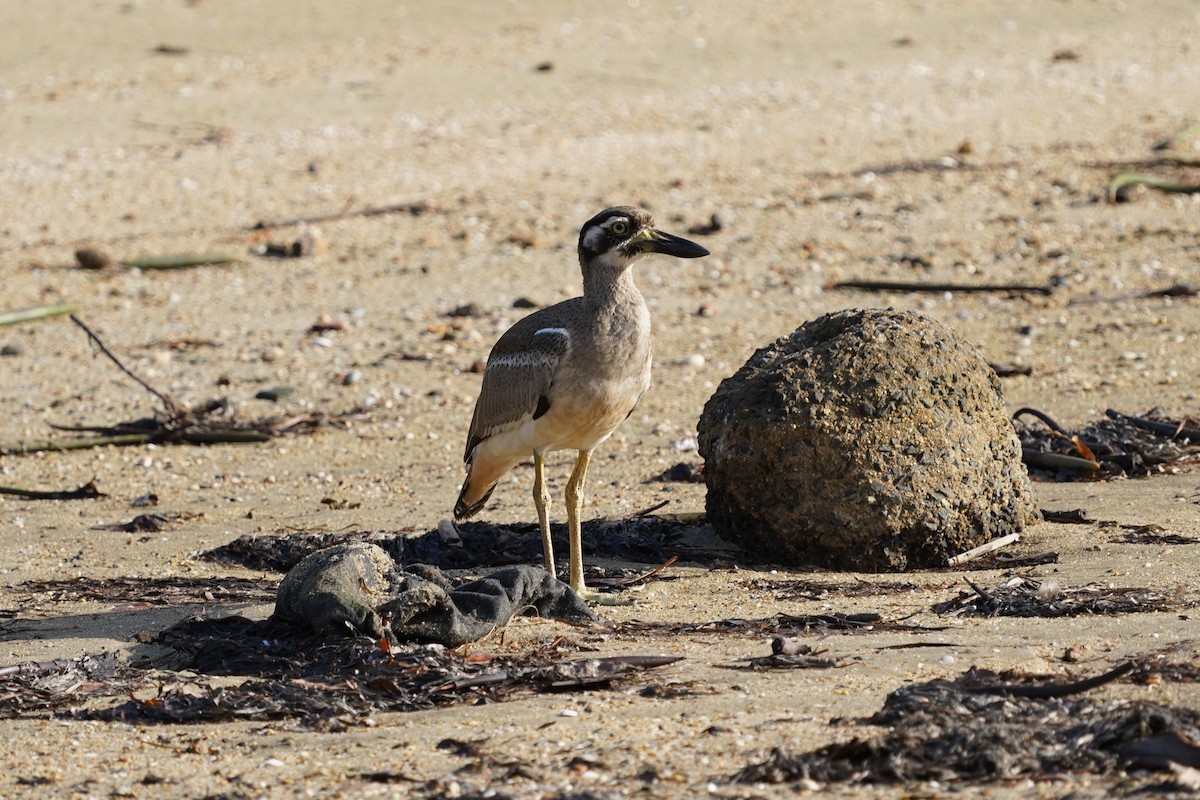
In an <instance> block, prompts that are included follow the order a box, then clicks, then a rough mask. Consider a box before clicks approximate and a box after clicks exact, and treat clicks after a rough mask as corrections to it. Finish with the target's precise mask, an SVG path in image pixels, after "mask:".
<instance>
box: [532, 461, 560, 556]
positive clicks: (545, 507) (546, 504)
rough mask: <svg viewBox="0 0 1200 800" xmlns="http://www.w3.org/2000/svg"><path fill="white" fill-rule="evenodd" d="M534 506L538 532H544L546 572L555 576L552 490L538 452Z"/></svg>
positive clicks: (534, 463)
mask: <svg viewBox="0 0 1200 800" xmlns="http://www.w3.org/2000/svg"><path fill="white" fill-rule="evenodd" d="M533 504H534V506H536V507H537V515H538V530H540V531H541V532H542V555H543V556H545V558H546V572H549V573H550V574H551V575H555V574H556V573H555V567H554V542H553V541H551V540H550V511H549V508H550V490H549V489H547V488H546V464H545V462H544V461H543V460H542V454H541V453H537V452H535V453H534V454H533Z"/></svg>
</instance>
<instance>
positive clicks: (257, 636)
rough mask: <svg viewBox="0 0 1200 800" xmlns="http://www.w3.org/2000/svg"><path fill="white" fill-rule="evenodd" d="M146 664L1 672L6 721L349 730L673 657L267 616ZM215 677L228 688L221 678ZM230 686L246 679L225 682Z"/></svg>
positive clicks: (618, 678) (154, 639) (190, 630)
mask: <svg viewBox="0 0 1200 800" xmlns="http://www.w3.org/2000/svg"><path fill="white" fill-rule="evenodd" d="M147 643H148V644H151V645H153V649H152V655H151V656H150V657H144V656H137V657H135V659H134V660H132V661H130V662H126V661H124V660H122V659H120V658H119V657H117V656H116V655H113V654H101V655H99V656H91V655H89V656H84V657H83V658H79V659H60V660H55V661H50V662H40V663H31V664H18V665H13V666H9V667H0V718H5V719H11V718H15V717H25V718H28V717H33V716H41V717H43V718H44V717H45V716H47V715H48V713H49V712H52V711H53V710H55V709H58V710H59V711H58V715H59V716H60V717H66V718H71V719H92V720H107V721H114V720H122V721H127V722H135V721H136V722H139V723H145V724H151V723H177V724H185V723H198V722H230V721H246V720H282V719H289V720H295V721H296V724H297V726H298V727H300V728H304V729H310V730H321V731H344V730H348V729H350V728H352V727H356V726H367V725H371V724H373V719H374V716H375V715H377V714H380V713H384V712H388V711H418V710H425V709H430V708H437V707H440V706H449V705H461V704H467V703H478V702H498V701H503V700H512V699H517V698H520V697H526V696H529V695H530V694H533V693H538V692H564V691H595V690H601V689H605V688H608V687H610V686H613V685H615V684H618V683H630V682H634V681H637V680H638V679H639V678H640V677H641V676H642V675H644V674H645V673H647V672H648V671H651V670H657V669H660V668H662V667H665V666H668V665H670V664H673V663H675V662H677V661H678V660H679V658H678V657H676V656H659V655H633V656H615V657H609V658H582V659H580V658H569V657H568V658H563V657H562V650H563V646H562V643H561V642H559V641H557V640H556V641H555V642H553V643H551V644H550V645H547V646H535V647H534V648H532V649H531V650H528V651H526V652H522V653H517V654H512V653H507V652H506V653H504V654H495V655H493V654H487V653H482V652H472V653H471V654H469V655H464V654H461V653H458V652H456V651H454V650H451V649H448V648H445V647H442V646H440V645H399V644H396V643H394V642H391V641H388V640H377V639H372V638H369V637H363V636H359V637H356V638H352V639H351V638H344V637H332V638H329V637H320V636H314V635H313V634H311V633H310V632H307V631H304V630H302V629H300V628H297V627H296V626H294V625H288V624H284V623H282V622H281V621H279V620H275V619H269V620H266V621H262V622H256V621H253V620H249V619H246V618H244V617H240V616H231V617H222V618H219V619H208V618H205V617H193V618H190V619H187V620H184V621H183V622H180V623H179V624H177V625H175V626H173V627H171V628H169V629H167V630H166V631H163V632H162V633H160V634H158V635H157V636H150V637H147ZM214 677H220V678H222V679H223V680H220V681H214V680H213V678H214ZM227 677H243V678H245V679H246V680H244V681H243V682H241V683H240V684H237V685H230V683H229V681H228V680H224V678H227Z"/></svg>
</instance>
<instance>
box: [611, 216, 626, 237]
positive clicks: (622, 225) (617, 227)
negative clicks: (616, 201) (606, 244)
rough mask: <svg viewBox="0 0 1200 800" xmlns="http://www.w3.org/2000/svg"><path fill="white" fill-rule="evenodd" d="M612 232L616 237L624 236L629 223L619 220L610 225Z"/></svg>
mask: <svg viewBox="0 0 1200 800" xmlns="http://www.w3.org/2000/svg"><path fill="white" fill-rule="evenodd" d="M612 232H613V233H615V234H616V235H617V236H624V235H625V234H627V233H629V223H628V222H626V221H625V220H623V219H619V220H617V221H616V222H614V223H613V224H612Z"/></svg>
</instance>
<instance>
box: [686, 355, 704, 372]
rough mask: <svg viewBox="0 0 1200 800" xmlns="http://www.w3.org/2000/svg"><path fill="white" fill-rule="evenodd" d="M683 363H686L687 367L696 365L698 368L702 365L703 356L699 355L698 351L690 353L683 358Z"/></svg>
mask: <svg viewBox="0 0 1200 800" xmlns="http://www.w3.org/2000/svg"><path fill="white" fill-rule="evenodd" d="M683 363H685V364H687V365H688V366H689V367H696V368H697V369H698V368H700V367H703V366H704V356H702V355H700V354H699V353H692V354H691V355H690V356H688V357H687V358H685V359H684V360H683Z"/></svg>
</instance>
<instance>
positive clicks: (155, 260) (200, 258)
mask: <svg viewBox="0 0 1200 800" xmlns="http://www.w3.org/2000/svg"><path fill="white" fill-rule="evenodd" d="M237 260H238V257H237V256H232V255H229V254H228V253H171V254H169V255H165V256H140V257H138V258H130V259H126V260H124V261H122V262H121V265H122V266H126V267H137V268H138V269H185V268H187V267H207V266H215V265H220V264H232V263H234V262H235V261H237Z"/></svg>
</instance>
